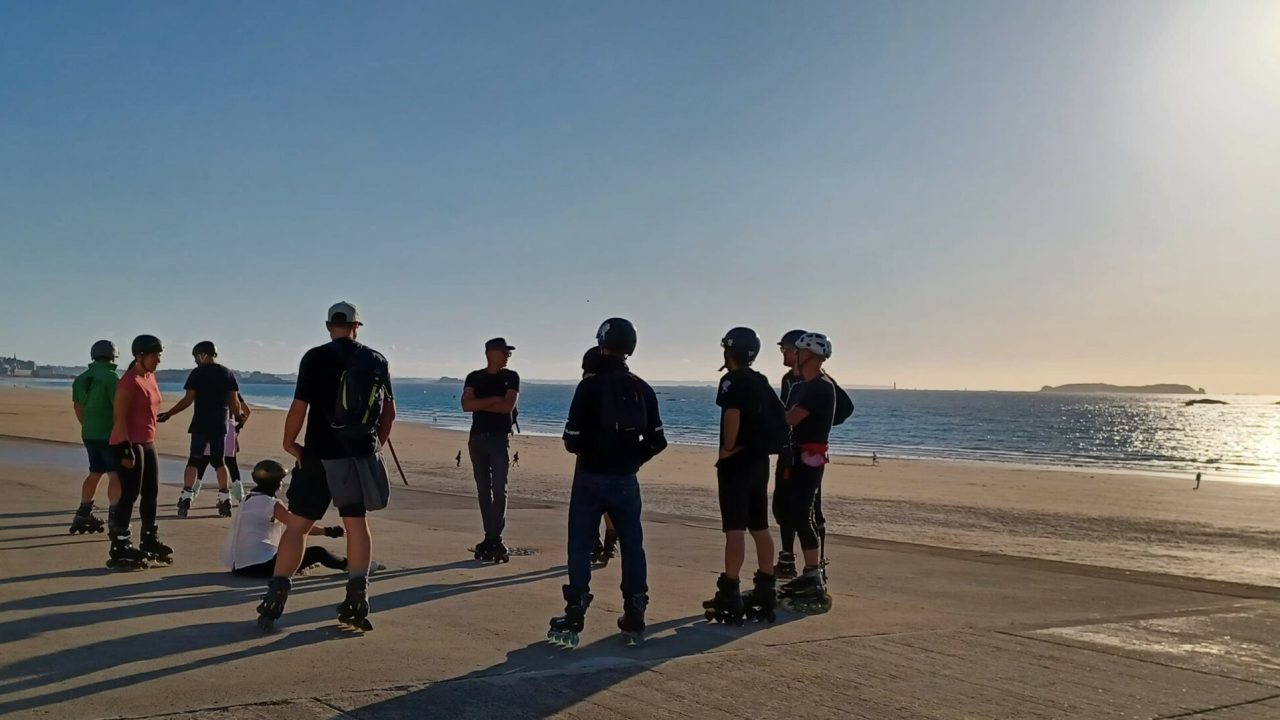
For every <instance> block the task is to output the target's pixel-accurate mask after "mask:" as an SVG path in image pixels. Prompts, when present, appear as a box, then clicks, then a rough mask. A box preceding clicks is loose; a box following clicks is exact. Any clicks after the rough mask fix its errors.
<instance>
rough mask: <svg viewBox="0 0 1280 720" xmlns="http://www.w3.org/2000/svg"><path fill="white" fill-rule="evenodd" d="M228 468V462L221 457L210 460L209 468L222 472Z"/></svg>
mask: <svg viewBox="0 0 1280 720" xmlns="http://www.w3.org/2000/svg"><path fill="white" fill-rule="evenodd" d="M226 466H227V461H226V460H224V459H223V458H220V457H214V458H209V467H211V468H213V469H214V470H221V469H222V468H224V467H226Z"/></svg>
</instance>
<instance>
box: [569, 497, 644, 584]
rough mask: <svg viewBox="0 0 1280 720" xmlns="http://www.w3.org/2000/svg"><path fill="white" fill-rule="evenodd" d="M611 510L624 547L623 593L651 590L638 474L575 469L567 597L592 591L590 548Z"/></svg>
mask: <svg viewBox="0 0 1280 720" xmlns="http://www.w3.org/2000/svg"><path fill="white" fill-rule="evenodd" d="M604 513H609V517H610V518H612V519H613V527H614V528H615V529H616V530H617V531H618V545H619V547H620V548H621V549H622V594H623V595H624V596H625V595H635V594H636V593H647V592H649V567H648V565H647V564H646V562H645V557H644V530H643V529H641V527H640V481H639V480H637V479H636V476H635V475H596V474H593V473H584V472H575V473H574V476H573V494H572V496H571V497H570V499H569V587H568V588H566V592H565V595H566V599H569V598H571V597H572V598H577V597H581V596H582V595H584V594H586V593H587V592H590V590H591V551H592V550H593V549H595V545H596V539H597V538H598V536H599V535H598V533H599V530H600V516H601V515H603V514H604Z"/></svg>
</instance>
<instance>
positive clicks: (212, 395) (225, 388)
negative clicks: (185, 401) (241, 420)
mask: <svg viewBox="0 0 1280 720" xmlns="http://www.w3.org/2000/svg"><path fill="white" fill-rule="evenodd" d="M182 387H183V389H184V390H194V391H195V394H196V403H195V410H193V411H192V412H191V425H190V427H188V428H187V432H189V433H198V434H200V435H208V436H211V437H221V436H223V435H226V434H227V403H228V400H230V398H231V393H233V392H237V391H239V390H240V383H238V382H236V376H235V375H234V374H232V372H231V371H230V370H228V369H227V368H225V367H223V366H222V365H219V364H218V363H209V364H207V365H197V366H196V368H195V369H194V370H192V371H191V374H190V375H188V376H187V384H186V385H183V386H182Z"/></svg>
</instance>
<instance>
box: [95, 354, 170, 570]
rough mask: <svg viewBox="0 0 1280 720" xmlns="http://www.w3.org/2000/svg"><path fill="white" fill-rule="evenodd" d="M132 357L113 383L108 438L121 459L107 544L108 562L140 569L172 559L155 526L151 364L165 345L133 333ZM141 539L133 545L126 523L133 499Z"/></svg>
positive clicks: (156, 398)
mask: <svg viewBox="0 0 1280 720" xmlns="http://www.w3.org/2000/svg"><path fill="white" fill-rule="evenodd" d="M131 349H132V353H133V362H131V363H130V364H129V369H128V370H126V371H125V373H124V375H123V376H122V377H121V378H120V381H119V382H118V383H116V397H115V405H114V417H113V423H112V427H111V439H110V441H109V442H110V444H111V447H112V449H114V450H115V452H116V456H117V457H118V458H119V459H120V503H119V505H117V506H116V514H115V522H114V524H112V526H111V527H110V529H109V530H110V534H111V550H110V551H109V553H110V554H109V557H108V560H107V567H110V568H117V569H121V570H141V569H143V568H145V567H147V563H148V562H149V561H150V562H157V563H164V564H168V563H171V562H173V548H170V547H169V546H168V545H165V544H164V543H162V542H160V538H159V537H158V535H157V532H156V497H157V496H158V495H159V492H160V473H159V471H160V467H159V461H158V459H157V457H156V446H155V440H156V419H157V416H158V415H159V414H160V386H159V385H157V384H156V374H155V373H156V368H157V367H159V366H160V354H161V353H162V352H164V346H163V345H162V344H161V343H160V339H159V338H157V337H155V336H154V335H139V336H138V337H136V338H134V339H133V346H132V348H131ZM139 500H141V502H140V503H139V507H138V515H139V517H140V518H141V519H142V541H141V542H140V543H139V544H138V547H137V548H135V547H134V546H133V543H132V541H131V540H130V538H131V532H130V529H129V523H130V521H131V520H132V519H133V505H134V503H137V502H139Z"/></svg>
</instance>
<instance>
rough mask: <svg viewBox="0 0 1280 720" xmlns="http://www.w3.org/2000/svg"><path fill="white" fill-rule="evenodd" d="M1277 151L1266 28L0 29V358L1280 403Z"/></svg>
mask: <svg viewBox="0 0 1280 720" xmlns="http://www.w3.org/2000/svg"><path fill="white" fill-rule="evenodd" d="M1278 128H1280V5H1277V4H1275V3H1267V2H1214V3H1203V2H1164V1H1152V2H1131V3H1124V2H1110V1H1109V2H1070V3H1017V2H985V3H984V2H970V3H938V2H926V3H910V2H907V3H880V2H878V3H857V2H851V1H847V0H842V1H840V2H829V3H827V2H799V3H784V2H767V3H755V2H700V3H685V2H678V3H602V2H586V1H582V2H570V3H560V2H533V3H484V2H461V1H459V2H450V3H428V2H384V3H337V2H325V3H293V2H272V3H259V2H245V3H233V2H219V3H208V2H201V3H192V2H147V3H142V2H139V3H101V2H85V3H75V2H39V3H36V2H28V3H6V4H4V5H2V6H0V252H2V255H0V306H3V307H4V308H5V309H6V310H5V312H6V314H7V317H6V320H5V322H4V328H5V331H4V333H3V337H0V354H3V353H9V352H16V353H18V354H19V355H21V356H25V357H30V358H33V359H37V360H40V361H43V362H60V363H74V362H79V361H81V360H83V359H84V356H85V355H86V354H87V349H88V347H89V344H90V343H91V342H92V341H93V340H95V339H97V338H98V337H100V336H107V337H111V338H113V339H115V340H116V341H117V342H118V343H121V344H122V345H127V343H128V340H129V338H131V337H132V336H133V335H134V334H136V333H139V332H144V331H145V332H152V333H155V334H157V335H160V336H161V337H162V338H163V339H165V340H166V341H168V343H169V345H170V347H171V348H173V352H172V353H171V354H170V357H168V358H167V362H168V365H169V366H174V365H181V366H185V365H187V364H188V363H189V357H188V356H187V352H188V350H189V347H190V345H191V344H193V343H194V342H195V341H197V340H200V339H205V338H209V339H213V340H215V341H216V342H218V344H219V345H220V347H221V348H222V354H223V358H224V360H225V361H226V362H227V363H228V364H230V365H232V366H235V367H241V368H258V369H265V370H275V371H289V370H291V369H293V368H295V367H296V363H297V359H298V356H299V354H300V352H301V350H302V349H303V348H305V347H306V346H308V345H310V344H314V343H316V342H318V341H320V340H322V339H323V333H324V329H323V327H322V325H321V322H322V320H323V313H324V310H325V308H326V307H327V306H328V305H329V303H331V302H332V301H334V300H336V299H340V298H347V299H350V300H352V301H354V302H356V303H358V304H359V305H360V306H361V307H362V310H363V312H364V313H365V315H366V319H367V326H366V327H365V333H364V335H363V336H362V339H365V340H366V341H368V342H369V343H371V344H373V345H374V346H376V347H379V348H381V349H383V350H385V351H386V352H387V354H388V355H389V356H390V358H391V360H392V363H393V370H395V371H396V372H397V373H398V374H401V375H440V374H458V373H461V372H463V371H465V370H467V369H470V368H473V367H475V366H477V365H478V364H479V362H480V360H481V357H480V356H481V352H480V344H481V343H482V342H483V341H484V339H486V338H487V337H490V336H493V335H499V334H501V335H505V336H507V337H508V338H509V339H510V340H511V341H513V342H514V344H516V345H518V346H519V348H520V349H519V351H518V352H517V358H516V361H515V363H514V365H513V366H514V367H516V368H517V369H520V370H522V371H523V372H524V374H525V375H526V376H529V377H544V378H546V377H553V378H564V377H570V376H572V375H573V374H574V372H575V369H576V365H577V361H578V359H579V358H580V356H581V352H582V351H583V350H584V349H585V348H586V347H587V345H588V344H589V343H590V342H591V341H592V335H593V332H594V330H595V327H596V325H597V324H598V323H599V321H600V320H601V319H603V318H604V317H606V316H607V315H610V314H621V315H624V316H627V317H630V318H632V319H633V320H634V321H635V322H636V324H637V325H638V326H639V329H640V348H639V351H638V353H637V355H636V357H635V362H634V365H635V367H636V368H637V369H638V370H639V371H640V372H641V373H642V374H644V375H646V376H649V377H651V378H655V379H658V378H661V379H710V378H713V377H714V376H715V371H716V368H717V367H718V364H719V363H718V354H719V349H718V346H717V341H718V339H719V337H720V334H721V333H723V331H724V330H726V329H727V328H729V327H730V326H733V325H737V324H747V325H751V326H754V327H755V328H757V329H758V330H759V331H760V332H761V334H762V335H763V336H765V340H766V343H768V344H771V343H772V342H773V341H774V340H776V337H777V336H778V335H779V334H780V333H781V332H782V331H784V330H786V329H789V328H791V327H794V326H801V327H808V328H810V329H817V330H821V331H825V332H827V333H828V334H829V335H831V336H832V338H833V340H834V342H835V346H836V353H837V354H836V357H835V359H834V361H833V370H835V371H836V373H837V374H838V376H839V377H840V378H841V379H842V380H843V381H844V382H846V383H849V384H853V383H872V384H887V383H891V382H895V381H896V382H898V383H899V384H901V385H903V386H919V387H943V388H960V387H970V388H1008V389H1019V388H1035V387H1038V386H1039V385H1040V384H1043V383H1059V382H1070V381H1112V382H1157V381H1162V382H1186V383H1191V384H1195V385H1204V386H1206V387H1209V388H1210V389H1211V390H1217V391H1225V392H1230V391H1240V392H1249V391H1254V392H1280V373H1278V372H1277V368H1280V334H1278V333H1277V332H1276V329H1277V328H1280V200H1278V199H1277V198H1280V130H1278ZM775 361H776V356H775V355H774V354H773V353H772V351H770V352H769V353H768V354H766V356H765V366H766V368H767V369H769V373H770V374H771V375H775V374H777V372H776V364H775Z"/></svg>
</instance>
